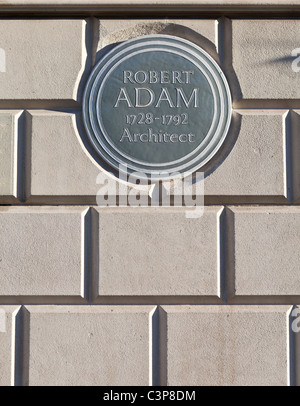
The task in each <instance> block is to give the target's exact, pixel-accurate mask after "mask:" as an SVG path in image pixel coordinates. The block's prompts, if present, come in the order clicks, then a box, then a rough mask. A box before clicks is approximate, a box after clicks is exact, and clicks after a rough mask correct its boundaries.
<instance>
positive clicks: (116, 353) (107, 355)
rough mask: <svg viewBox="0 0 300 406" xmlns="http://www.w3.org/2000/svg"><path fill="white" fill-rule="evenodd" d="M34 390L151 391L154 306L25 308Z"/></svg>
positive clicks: (30, 377) (31, 382) (31, 380)
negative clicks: (122, 388)
mask: <svg viewBox="0 0 300 406" xmlns="http://www.w3.org/2000/svg"><path fill="white" fill-rule="evenodd" d="M27 309H28V311H29V328H30V335H29V349H30V353H29V385H30V386H49V385H50V386H57V385H59V386H61V385H62V386H78V385H79V386H82V385H84V386H85V385H87V386H95V385H96V386H106V385H107V386H115V385H116V386H119V385H121V386H123V385H124V386H131V385H139V386H147V385H149V383H150V380H151V377H150V376H149V375H150V348H149V346H150V336H149V334H150V325H151V322H150V319H151V314H152V312H153V311H154V308H153V306H92V307H91V306H27Z"/></svg>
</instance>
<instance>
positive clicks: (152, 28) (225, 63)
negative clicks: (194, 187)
mask: <svg viewBox="0 0 300 406" xmlns="http://www.w3.org/2000/svg"><path fill="white" fill-rule="evenodd" d="M97 23H98V20H97ZM95 24H96V22H95V21H92V22H91V21H90V22H89V23H88V24H87V27H86V49H87V50H90V51H89V52H90V54H89V53H88V55H87V62H86V67H85V70H84V74H83V76H82V78H81V81H80V84H79V86H78V100H80V101H82V98H83V93H84V88H85V85H86V82H87V80H88V78H89V75H90V74H91V72H92V70H93V67H94V66H95V65H96V64H97V63H98V62H99V61H100V60H101V59H102V58H103V57H104V56H105V55H106V54H107V53H108V52H109V51H111V50H112V49H113V48H115V47H116V46H117V45H119V44H120V43H122V42H124V41H127V40H130V39H133V38H136V37H140V36H143V35H157V34H161V35H172V36H175V37H179V38H183V39H186V40H188V41H191V42H193V43H194V44H196V45H198V46H199V47H201V48H202V49H204V50H205V51H206V52H207V53H208V54H209V55H210V56H211V57H212V58H213V59H214V60H215V61H216V62H217V64H218V65H220V66H221V68H222V70H223V71H224V73H225V76H226V77H227V81H228V84H229V87H230V91H231V95H232V100H233V102H234V101H236V100H240V99H241V98H242V93H241V89H240V86H239V82H238V80H237V76H236V74H235V72H234V70H233V68H232V54H231V45H230V46H229V47H228V46H227V47H226V57H225V56H224V55H225V52H224V47H225V45H226V42H227V41H230V42H231V37H232V30H231V22H230V21H228V20H226V21H222V20H221V21H220V23H219V30H220V32H219V37H220V36H221V35H223V33H225V32H226V33H227V34H226V37H225V38H223V40H222V42H221V44H219V48H220V49H219V53H218V52H217V49H216V45H215V44H214V43H213V42H212V41H210V40H208V39H207V38H205V37H204V36H203V35H201V34H199V33H198V32H196V31H194V30H192V29H190V28H188V27H185V26H183V25H179V24H175V23H168V22H153V23H138V24H136V25H134V26H133V27H132V26H130V27H129V28H126V29H123V30H120V31H114V32H113V33H110V34H108V35H105V36H104V37H103V38H102V39H101V38H100V35H99V31H100V30H99V26H97V28H96V29H95ZM225 24H227V26H226V27H224V25H225ZM93 25H94V26H93ZM95 33H96V34H95ZM230 36H231V37H230ZM91 44H93V46H90V45H91ZM76 124H77V129H78V132H79V134H80V137H81V139H82V142H83V144H84V146H85V148H86V150H87V152H88V153H89V154H90V155H91V156H92V158H93V159H94V160H95V161H96V162H97V163H98V164H99V165H100V166H101V167H102V168H103V169H104V171H106V172H108V173H110V174H112V175H113V176H117V173H116V172H115V171H114V170H113V169H112V168H111V167H110V166H109V165H108V164H107V163H106V162H105V161H104V160H103V159H101V157H100V156H99V155H98V154H97V153H96V152H95V149H94V147H93V146H92V145H91V142H90V140H89V137H87V136H86V131H85V128H84V124H83V117H82V114H77V115H76ZM240 127H241V116H240V115H239V114H233V115H232V122H231V126H230V129H229V133H228V135H227V137H226V140H225V142H224V143H223V144H222V146H221V148H220V150H219V151H218V153H216V155H215V156H214V157H213V158H212V159H211V160H210V161H209V162H208V163H207V164H206V165H205V166H204V167H202V168H201V169H200V171H201V172H204V174H205V175H204V176H205V177H207V176H209V175H210V174H211V173H212V172H213V171H215V170H216V169H217V168H218V167H219V166H220V165H221V164H222V162H223V161H224V160H225V159H226V158H227V156H228V155H229V154H230V152H231V151H232V149H233V148H234V145H235V143H236V140H237V137H238V135H239V131H240Z"/></svg>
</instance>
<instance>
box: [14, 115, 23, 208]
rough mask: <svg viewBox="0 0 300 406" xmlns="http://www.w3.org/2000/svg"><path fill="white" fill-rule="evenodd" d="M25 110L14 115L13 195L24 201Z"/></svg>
mask: <svg viewBox="0 0 300 406" xmlns="http://www.w3.org/2000/svg"><path fill="white" fill-rule="evenodd" d="M25 135H26V131H25V112H24V111H20V112H18V113H17V114H16V115H15V117H14V196H15V197H16V198H17V199H18V200H19V201H20V202H24V201H25Z"/></svg>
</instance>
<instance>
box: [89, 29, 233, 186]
mask: <svg viewBox="0 0 300 406" xmlns="http://www.w3.org/2000/svg"><path fill="white" fill-rule="evenodd" d="M83 117H84V123H85V127H86V130H87V134H88V136H89V138H90V140H91V142H92V144H93V146H94V148H95V149H96V150H97V152H98V153H99V154H100V155H101V157H102V158H103V159H104V160H105V161H106V162H107V163H108V164H109V165H110V166H111V167H112V168H114V169H116V170H117V171H119V166H120V164H122V165H125V166H126V167H127V171H128V173H130V174H132V175H133V176H135V175H136V177H139V178H148V177H149V178H150V177H151V178H152V179H153V180H159V179H171V178H175V177H178V176H182V175H184V174H185V173H191V172H193V171H195V170H196V169H199V168H201V167H202V166H203V165H204V164H205V163H207V162H208V161H209V160H210V159H211V158H212V157H213V156H214V155H215V154H216V152H217V151H218V149H219V148H220V146H221V145H222V143H223V141H224V139H225V137H226V134H227V132H228V129H229V126H230V121H231V96H230V90H229V86H228V84H227V81H226V78H225V76H224V74H223V72H222V70H221V69H220V67H219V66H218V64H217V63H216V62H215V61H214V60H213V59H212V58H211V57H210V56H209V55H208V54H207V53H206V52H205V51H204V50H203V49H201V48H200V47H198V46H196V45H195V44H193V43H191V42H189V41H186V40H184V39H181V38H177V37H173V36H169V35H147V36H143V37H138V38H135V39H132V40H129V41H126V42H123V43H122V44H120V45H118V46H116V47H115V48H113V50H111V51H110V52H108V53H107V54H106V55H105V56H104V57H103V58H102V59H101V61H100V62H99V63H98V64H97V65H96V67H95V69H94V70H93V72H92V74H91V76H90V78H89V80H88V83H87V86H86V89H85V93H84V99H83ZM135 172H138V174H137V173H136V174H135Z"/></svg>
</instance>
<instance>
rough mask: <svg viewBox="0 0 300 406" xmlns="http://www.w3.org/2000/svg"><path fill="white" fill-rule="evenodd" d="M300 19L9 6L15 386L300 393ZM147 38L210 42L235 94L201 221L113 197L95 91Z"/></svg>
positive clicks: (6, 313)
mask: <svg viewBox="0 0 300 406" xmlns="http://www.w3.org/2000/svg"><path fill="white" fill-rule="evenodd" d="M36 3H38V4H36ZM65 3H66V2H65ZM1 13H2V14H1ZM15 13H16V14H15ZM16 15H17V17H16ZM166 16H168V18H166ZM299 16H300V2H299V1H274V2H272V1H268V2H267V1H263V0H260V1H247V2H240V1H222V2H221V1H220V2H218V1H209V0H207V1H200V0H199V1H196V0H195V1H186V2H182V1H175V0H174V1H169V2H165V1H162V2H159V5H156V4H155V2H151V4H150V3H147V2H144V1H141V2H134V1H131V2H127V1H118V2H117V1H114V0H111V1H110V2H105V1H89V2H80V1H70V2H68V5H67V4H64V2H59V1H50V0H49V1H39V2H24V1H10V2H6V1H1V2H0V18H1V19H0V48H1V50H0V203H1V206H0V239H1V240H0V241H1V243H0V385H5V386H6V385H32V386H33V385H143V386H144V385H145V386H146V385H197V386H201V385H299V384H300V367H299V362H300V360H299V357H300V333H297V331H298V330H299V329H300V321H299V322H298V323H297V318H296V316H297V315H298V314H300V310H299V309H298V307H297V305H299V304H300V273H299V270H300V207H299V203H300V165H299V154H300V87H299V83H300V82H299V81H300V60H299V57H298V56H299V55H300V49H299V48H300V20H299ZM145 34H170V35H175V36H179V37H181V38H186V39H188V40H190V41H192V42H194V43H196V44H198V45H199V46H201V47H202V48H204V49H205V50H206V51H207V52H208V53H209V54H210V55H211V56H212V57H213V58H214V59H215V60H216V61H217V62H218V63H219V64H220V66H221V67H222V69H223V70H224V72H225V75H226V77H227V79H228V82H229V85H230V88H231V93H232V98H233V118H232V125H231V129H230V132H229V135H228V137H227V139H226V142H225V143H224V145H223V146H222V149H221V150H220V151H219V153H218V154H217V156H216V157H215V158H214V159H213V160H212V161H211V162H210V163H209V164H207V165H206V167H205V168H204V172H205V181H204V193H205V199H204V203H205V206H204V213H203V216H202V217H199V218H187V216H186V212H187V211H188V210H192V209H193V208H192V207H179V206H178V205H177V206H176V205H175V206H173V207H161V206H159V204H156V206H157V207H147V205H146V204H143V205H142V206H143V207H133V206H132V205H130V204H129V203H128V204H127V205H118V204H116V205H115V206H116V207H112V206H108V207H105V206H106V204H105V201H103V202H102V203H101V202H100V203H99V200H98V201H97V192H98V191H99V182H98V181H97V179H98V176H99V173H105V171H104V169H103V168H102V166H101V163H100V162H99V161H98V159H97V157H96V156H92V155H93V154H92V151H91V150H90V147H89V144H88V142H87V140H86V137H85V131H84V128H83V125H82V114H81V102H82V96H83V90H84V86H85V83H86V80H87V78H88V76H89V74H90V72H91V69H92V67H93V66H94V64H95V63H96V62H97V61H98V60H99V58H100V57H101V55H102V53H103V52H104V51H103V49H108V48H109V46H111V45H112V44H115V43H118V42H120V41H124V40H126V39H130V38H133V37H136V36H140V35H145ZM105 47H108V48H105ZM297 57H298V59H297ZM112 119H113V117H112ZM132 190H133V193H134V190H135V189H132ZM124 193H125V195H126V191H125V192H124ZM120 196H121V192H120ZM123 201H124V200H123ZM118 202H119V200H118V201H117V203H118ZM298 360H299V362H297V361H298Z"/></svg>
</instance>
